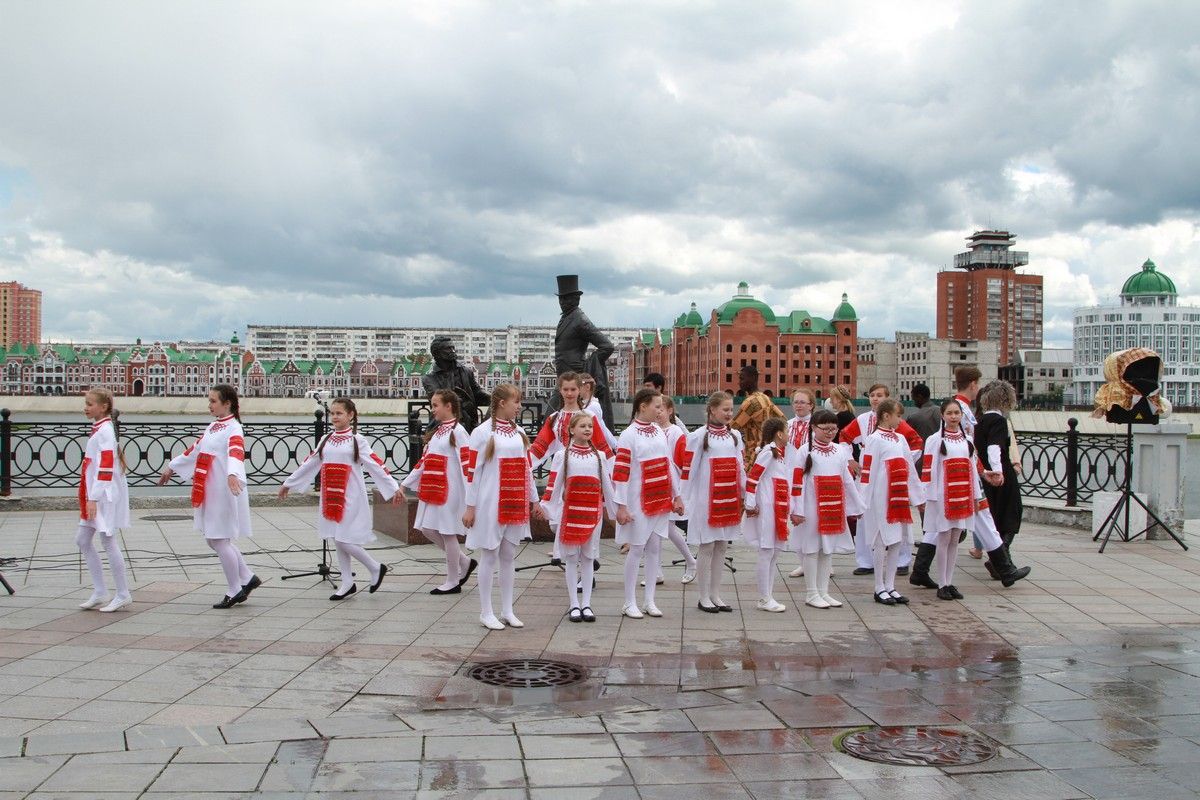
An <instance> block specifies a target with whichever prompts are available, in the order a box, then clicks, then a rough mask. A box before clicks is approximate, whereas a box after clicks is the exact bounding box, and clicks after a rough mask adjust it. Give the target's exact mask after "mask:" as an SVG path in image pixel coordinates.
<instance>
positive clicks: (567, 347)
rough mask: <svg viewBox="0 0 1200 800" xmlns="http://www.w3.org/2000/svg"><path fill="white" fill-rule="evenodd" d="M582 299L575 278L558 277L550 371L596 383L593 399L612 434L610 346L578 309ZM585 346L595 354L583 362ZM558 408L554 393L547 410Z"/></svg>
mask: <svg viewBox="0 0 1200 800" xmlns="http://www.w3.org/2000/svg"><path fill="white" fill-rule="evenodd" d="M582 296H583V292H582V291H580V290H579V276H578V275H559V276H558V307H559V308H560V309H561V310H562V317H561V318H560V319H559V320H558V329H557V330H556V331H555V332H554V371H555V373H556V374H558V375H562V374H563V373H564V372H587V373H588V374H590V375H591V376H592V377H593V378H595V379H596V399H597V400H599V401H600V407H601V408H602V409H603V411H604V422H605V424H606V425H608V428H609V430H612V429H613V413H612V395H611V393H610V392H609V390H608V370H607V369H606V368H605V365H606V364H607V362H608V357H609V356H611V355H612V353H613V349H614V348H613V343H612V340H611V339H609V338H608V337H607V336H605V335H604V334H603V333H601V332H600V329H599V328H597V327H596V326H595V325H593V324H592V321H591V320H590V319H588V316H587V314H585V313H583V309H581V308H580V307H579V298H580V297H582ZM588 345H593V346H594V347H595V348H596V350H595V352H594V353H592V355H591V357H589V358H587V359H586V360H585V358H584V357H585V356H586V355H587V349H588ZM561 404H562V398H561V397H560V396H559V395H558V393H557V392H555V393H554V394H553V395H551V396H550V408H552V409H557V408H558V407H559V405H561Z"/></svg>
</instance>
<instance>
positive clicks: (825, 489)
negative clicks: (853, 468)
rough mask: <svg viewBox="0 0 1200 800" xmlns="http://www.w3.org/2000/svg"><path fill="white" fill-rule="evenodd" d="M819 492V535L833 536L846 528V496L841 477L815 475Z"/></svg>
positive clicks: (814, 481) (814, 478)
mask: <svg viewBox="0 0 1200 800" xmlns="http://www.w3.org/2000/svg"><path fill="white" fill-rule="evenodd" d="M813 485H814V486H815V487H816V492H817V533H819V534H822V535H825V536H833V535H835V534H839V533H841V532H842V531H843V530H844V529H845V527H846V495H845V492H844V491H843V486H842V478H841V476H840V475H814V476H813Z"/></svg>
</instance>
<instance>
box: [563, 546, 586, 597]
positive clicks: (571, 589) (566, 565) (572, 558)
mask: <svg viewBox="0 0 1200 800" xmlns="http://www.w3.org/2000/svg"><path fill="white" fill-rule="evenodd" d="M582 549H583V548H580V547H564V548H562V550H563V554H562V562H563V574H564V575H565V576H566V578H567V604H568V607H569V608H575V607H576V606H578V605H579V599H578V597H576V594H577V593H576V591H575V588H576V587H577V586H579V551H580V550H582Z"/></svg>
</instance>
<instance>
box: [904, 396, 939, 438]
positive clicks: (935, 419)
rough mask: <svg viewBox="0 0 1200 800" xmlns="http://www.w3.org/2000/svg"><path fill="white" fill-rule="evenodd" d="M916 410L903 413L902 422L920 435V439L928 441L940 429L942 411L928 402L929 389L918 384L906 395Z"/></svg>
mask: <svg viewBox="0 0 1200 800" xmlns="http://www.w3.org/2000/svg"><path fill="white" fill-rule="evenodd" d="M908 396H909V397H911V398H912V401H913V405H915V406H916V408H912V409H909V410H907V411H906V412H905V413H904V421H905V422H907V423H908V424H909V425H911V426H912V428H913V430H914V431H916V432H917V433H919V434H921V438H922V439H928V438H929V437H930V436H933V435H934V434H935V433H937V432H938V431H939V430H941V429H942V410H941V409H940V408H938V407H937V406H935V405H934V404H933V403H931V402H930V400H929V387H928V386H926V385H925V384H923V383H918V384H917V385H916V386H914V387H912V391H910V392H909V394H908Z"/></svg>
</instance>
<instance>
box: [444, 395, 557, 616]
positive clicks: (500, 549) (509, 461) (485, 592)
mask: <svg viewBox="0 0 1200 800" xmlns="http://www.w3.org/2000/svg"><path fill="white" fill-rule="evenodd" d="M520 410H521V390H520V389H518V388H517V387H516V386H513V385H512V384H511V383H502V384H500V385H499V386H497V387H496V388H495V390H494V391H493V392H492V403H491V409H490V413H489V415H488V419H487V420H486V421H485V422H484V423H483V424H482V425H480V426H479V427H477V428H476V429H475V430H474V431H472V432H471V439H470V444H469V447H470V450H469V451H468V453H467V498H466V500H467V505H466V508H465V509H464V510H463V518H462V521H463V526H464V527H465V528H466V529H467V547H469V548H471V549H472V550H479V551H481V553H482V555H481V556H480V557H479V575H478V581H479V622H480V624H481V625H483V626H484V627H485V628H489V629H491V630H494V631H500V630H504V626H505V625H508V626H509V627H513V628H523V627H525V623H523V622H521V620H519V619H518V618H517V615H516V614H515V613H514V612H513V592H514V591H515V588H516V581H517V573H516V565H515V561H516V557H517V545H518V544H519V543H520V542H521V540H522V539H526V538H528V537H529V519H530V517H531V516H532V517H535V518H537V519H545V518H546V515H545V513H544V512H543V511H542V507H541V506H540V505H538V494H537V487H536V486H535V485H534V483H533V470H531V469H530V467H529V454H528V450H529V439H528V438H527V437H526V436H525V431H523V430H521V427H520V426H519V425H517V423H516V422H515V420H516V418H517V414H518V413H519V412H520ZM497 568H498V569H499V572H500V617H499V619H497V618H496V614H495V613H494V612H493V611H492V579H493V576H494V575H495V573H496V571H497Z"/></svg>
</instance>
